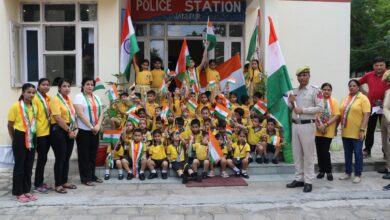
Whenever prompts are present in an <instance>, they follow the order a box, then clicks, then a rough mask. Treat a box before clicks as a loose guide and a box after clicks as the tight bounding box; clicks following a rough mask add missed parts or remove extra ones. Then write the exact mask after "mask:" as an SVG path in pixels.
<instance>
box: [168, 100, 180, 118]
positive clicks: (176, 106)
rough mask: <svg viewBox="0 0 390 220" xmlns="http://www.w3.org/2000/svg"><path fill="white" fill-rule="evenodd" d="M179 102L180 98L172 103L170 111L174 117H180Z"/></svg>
mask: <svg viewBox="0 0 390 220" xmlns="http://www.w3.org/2000/svg"><path fill="white" fill-rule="evenodd" d="M181 102H182V100H181V99H180V98H175V100H174V101H173V102H172V106H171V107H170V109H171V110H172V111H173V114H174V115H175V117H180V116H181Z"/></svg>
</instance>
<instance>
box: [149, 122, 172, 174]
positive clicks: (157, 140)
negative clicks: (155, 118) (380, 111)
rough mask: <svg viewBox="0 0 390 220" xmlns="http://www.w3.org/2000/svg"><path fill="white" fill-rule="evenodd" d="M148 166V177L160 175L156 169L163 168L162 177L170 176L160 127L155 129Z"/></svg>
mask: <svg viewBox="0 0 390 220" xmlns="http://www.w3.org/2000/svg"><path fill="white" fill-rule="evenodd" d="M147 165H148V168H149V170H150V175H149V177H148V179H154V178H156V177H158V175H157V171H156V169H160V168H161V169H162V170H161V177H162V179H167V178H168V171H167V170H168V160H167V154H166V152H165V145H164V144H163V142H162V132H161V130H160V129H156V130H154V131H153V144H152V146H150V148H149V159H148V163H147Z"/></svg>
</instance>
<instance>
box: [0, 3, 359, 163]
mask: <svg viewBox="0 0 390 220" xmlns="http://www.w3.org/2000/svg"><path fill="white" fill-rule="evenodd" d="M126 2H127V1H126V0H2V1H1V2H0V28H1V30H2V32H1V35H0V48H1V50H0V67H1V69H0V74H1V80H0V94H1V103H2V108H1V109H0V162H1V158H2V155H4V152H3V151H5V150H4V149H6V148H8V147H9V146H10V138H9V136H8V132H7V126H6V124H7V112H8V108H9V107H10V106H11V104H12V103H13V102H15V101H16V100H17V99H18V97H19V95H20V87H21V85H22V84H23V83H25V82H37V81H38V79H39V78H41V77H47V78H49V79H50V80H51V81H53V80H54V79H56V78H58V77H65V78H68V79H70V80H72V85H73V87H72V95H71V97H74V95H75V94H76V93H78V92H79V91H80V84H81V80H82V78H83V77H84V76H92V77H97V76H99V77H100V78H101V79H102V81H106V82H107V81H115V78H114V77H113V76H112V74H116V73H119V55H120V36H121V29H122V27H121V26H122V22H123V18H124V16H125V8H126ZM350 2H351V0H130V5H131V17H132V20H133V24H134V27H135V31H136V35H137V40H138V45H139V47H140V50H141V51H140V52H139V53H138V54H137V58H138V59H142V58H146V59H149V60H153V59H154V58H155V57H159V58H161V59H162V61H163V64H164V67H165V68H167V67H168V68H170V69H174V68H175V65H176V62H177V58H178V55H179V51H180V47H181V42H182V40H183V38H184V37H186V39H187V42H188V47H189V52H190V55H191V57H193V58H194V59H195V61H196V62H197V63H199V62H200V61H201V59H202V50H203V42H202V41H203V39H204V34H205V30H206V23H207V19H208V18H209V19H210V21H212V23H213V25H214V32H215V34H216V36H217V45H216V47H215V49H214V50H212V51H210V53H209V57H210V58H215V59H216V61H217V63H219V64H220V63H223V62H224V61H226V60H227V59H229V58H230V57H232V56H233V55H235V54H236V53H240V55H241V60H242V64H243V65H244V64H245V61H244V60H245V57H246V53H247V50H248V45H249V40H250V39H249V38H250V35H251V33H252V31H253V28H254V24H255V21H256V16H257V10H258V8H260V11H261V26H262V27H261V32H262V43H261V56H262V61H263V63H264V64H265V63H266V62H267V53H266V52H265V45H266V43H267V42H268V34H269V24H268V19H266V18H267V16H271V17H272V18H273V21H274V24H275V28H276V32H277V35H278V37H279V41H280V44H281V48H282V51H283V53H284V57H285V60H286V64H287V67H288V70H289V72H290V76H291V80H292V82H293V84H294V85H296V83H297V80H296V78H295V74H294V72H295V70H296V69H297V68H298V67H299V66H302V65H309V66H311V68H312V76H311V82H312V83H313V84H316V85H321V84H322V83H323V82H325V81H328V82H330V83H332V84H333V88H334V95H335V97H336V98H339V99H340V98H341V97H342V96H343V95H345V94H346V93H347V85H346V83H347V81H348V79H349V53H350V10H351V3H350ZM264 69H265V71H267V66H266V65H264ZM56 92H57V88H55V87H52V88H51V91H50V94H51V95H54V94H56ZM98 95H99V96H100V97H102V98H103V100H105V102H106V103H107V99H106V98H105V97H104V96H105V95H104V92H103V91H99V93H98ZM2 149H3V150H2Z"/></svg>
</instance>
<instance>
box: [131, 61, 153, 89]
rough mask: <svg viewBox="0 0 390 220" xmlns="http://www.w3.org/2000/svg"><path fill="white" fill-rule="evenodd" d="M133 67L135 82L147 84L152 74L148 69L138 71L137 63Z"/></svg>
mask: <svg viewBox="0 0 390 220" xmlns="http://www.w3.org/2000/svg"><path fill="white" fill-rule="evenodd" d="M134 68H135V84H136V85H141V86H149V85H150V84H151V83H152V81H153V75H152V73H151V72H150V71H149V70H142V71H140V69H139V67H138V65H134Z"/></svg>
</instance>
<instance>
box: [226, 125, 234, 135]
mask: <svg viewBox="0 0 390 220" xmlns="http://www.w3.org/2000/svg"><path fill="white" fill-rule="evenodd" d="M226 134H227V135H229V136H232V135H233V128H232V127H230V125H229V124H226Z"/></svg>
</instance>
